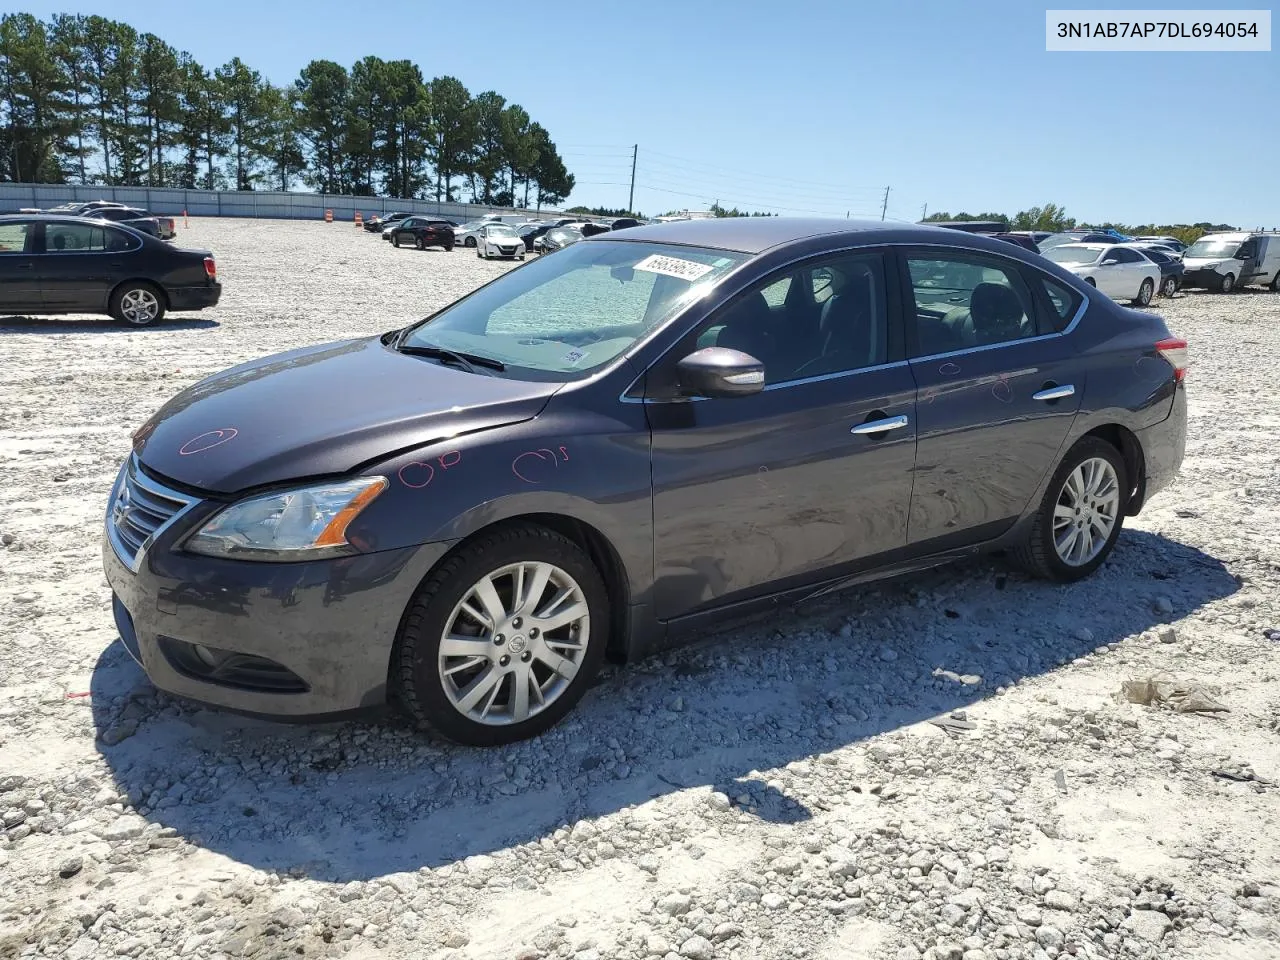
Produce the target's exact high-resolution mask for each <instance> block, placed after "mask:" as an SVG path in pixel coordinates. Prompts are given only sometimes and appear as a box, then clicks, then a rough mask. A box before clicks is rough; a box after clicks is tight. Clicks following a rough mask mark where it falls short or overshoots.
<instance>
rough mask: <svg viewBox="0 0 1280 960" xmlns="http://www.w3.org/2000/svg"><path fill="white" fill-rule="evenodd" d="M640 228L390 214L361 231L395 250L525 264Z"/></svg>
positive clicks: (619, 223) (625, 221)
mask: <svg viewBox="0 0 1280 960" xmlns="http://www.w3.org/2000/svg"><path fill="white" fill-rule="evenodd" d="M642 223H643V221H641V220H637V219H635V218H634V217H620V218H618V219H616V220H610V221H607V222H602V221H594V220H583V219H581V218H580V217H558V218H555V219H551V220H530V219H528V218H527V217H523V216H520V215H518V214H496V213H495V214H488V215H486V216H484V217H481V218H480V219H479V220H470V221H467V222H466V223H458V222H457V221H455V220H450V219H449V218H448V217H443V216H438V215H435V214H424V213H414V214H411V213H389V214H387V215H386V216H385V217H371V218H369V219H368V220H366V221H364V228H365V230H367V231H369V232H370V233H381V234H382V239H383V240H387V241H389V242H390V243H391V244H392V245H393V246H396V247H402V246H410V247H416V248H417V249H419V250H425V249H427V248H428V247H440V248H441V249H443V250H445V251H450V250H452V249H453V248H454V247H457V246H461V247H467V248H470V249H474V250H475V252H476V256H477V257H481V258H483V259H510V260H523V259H524V258H525V256H526V255H528V254H530V253H551V252H552V251H554V250H559V249H561V248H562V247H567V246H568V245H569V244H571V243H576V242H577V241H578V240H581V239H582V238H583V237H590V236H592V235H594V234H597V233H606V232H608V231H610V230H625V229H627V228H628V227H638V226H640V225H641V224H642Z"/></svg>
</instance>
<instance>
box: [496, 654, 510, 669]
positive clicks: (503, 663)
mask: <svg viewBox="0 0 1280 960" xmlns="http://www.w3.org/2000/svg"><path fill="white" fill-rule="evenodd" d="M510 662H511V658H510V657H508V656H507V655H506V654H503V655H502V656H501V657H499V658H498V666H500V667H505V666H506V665H507V664H508V663H510Z"/></svg>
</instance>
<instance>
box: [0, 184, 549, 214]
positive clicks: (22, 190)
mask: <svg viewBox="0 0 1280 960" xmlns="http://www.w3.org/2000/svg"><path fill="white" fill-rule="evenodd" d="M86 200H113V201H115V202H116V203H125V204H128V205H130V206H134V207H144V208H146V209H147V210H150V211H151V212H152V213H156V214H161V215H163V216H171V217H172V216H181V215H182V213H183V211H186V213H187V214H188V215H190V216H193V217H265V218H273V219H278V220H323V219H324V213H325V211H326V210H332V211H333V218H334V219H335V220H353V219H355V215H356V213H357V211H358V212H359V213H360V214H361V215H362V216H363V217H365V218H366V219H367V218H368V217H370V216H372V215H373V214H375V213H377V214H381V213H393V212H396V211H401V212H405V213H430V214H438V215H440V216H443V217H449V218H450V219H452V220H458V221H459V222H462V221H465V220H474V219H476V218H477V217H480V216H483V215H484V214H486V213H522V214H528V215H530V216H536V215H538V213H539V211H533V210H523V209H514V210H513V209H512V208H509V207H489V206H484V205H483V204H474V203H436V202H435V201H434V200H397V199H394V198H390V197H348V196H338V195H335V194H324V193H282V192H278V191H266V190H243V191H240V190H174V189H169V188H167V187H95V186H73V185H65V186H63V185H56V184H47V183H0V213H16V212H17V211H18V210H20V209H22V208H24V207H41V208H44V207H54V206H57V205H58V204H62V203H71V202H74V201H81V202H83V201H86ZM540 212H541V213H542V214H544V215H551V214H554V213H556V211H554V210H542V211H540Z"/></svg>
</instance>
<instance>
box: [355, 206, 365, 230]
mask: <svg viewBox="0 0 1280 960" xmlns="http://www.w3.org/2000/svg"><path fill="white" fill-rule="evenodd" d="M356 226H357V227H362V226H364V218H363V217H361V216H360V211H359V210H357V211H356Z"/></svg>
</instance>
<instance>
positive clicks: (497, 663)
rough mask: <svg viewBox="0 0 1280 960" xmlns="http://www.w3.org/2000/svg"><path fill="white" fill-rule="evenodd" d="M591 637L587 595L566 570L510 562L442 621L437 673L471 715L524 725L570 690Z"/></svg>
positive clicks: (457, 707)
mask: <svg viewBox="0 0 1280 960" xmlns="http://www.w3.org/2000/svg"><path fill="white" fill-rule="evenodd" d="M590 642H591V615H590V612H589V609H588V606H587V599H586V595H585V594H584V593H583V590H582V587H581V586H580V585H579V584H578V582H577V581H576V580H574V578H573V577H572V576H570V575H569V574H568V573H566V572H565V571H564V570H563V569H561V568H560V567H558V566H555V565H554V564H551V563H545V562H542V561H536V562H528V563H512V564H508V565H506V566H503V567H500V568H499V569H497V570H494V571H493V572H492V573H489V574H487V575H485V576H483V577H481V578H480V579H479V580H478V581H477V582H476V583H475V584H473V585H472V586H471V588H470V589H469V590H468V591H467V592H466V593H465V594H464V595H463V597H462V599H461V600H459V601H458V603H457V604H456V605H455V606H454V608H453V611H452V612H451V613H450V614H449V616H448V618H447V619H446V620H445V627H444V632H443V634H442V635H441V638H440V654H439V676H440V682H441V684H442V685H443V687H444V692H445V696H446V697H447V698H448V700H449V703H450V704H452V706H453V708H454V709H455V710H457V711H458V712H459V713H461V714H462V715H463V716H465V717H466V718H467V719H469V720H472V721H474V722H477V723H483V724H488V725H491V726H502V725H508V724H514V723H522V722H524V721H525V720H528V719H529V718H530V717H532V716H535V715H537V714H538V713H540V712H542V711H543V710H545V709H546V708H547V707H549V706H550V705H551V704H552V703H554V702H555V701H556V700H557V699H558V698H559V697H560V696H561V695H563V694H564V692H565V691H566V690H567V689H568V688H569V685H570V683H571V682H572V681H573V678H574V677H575V676H577V673H578V669H579V667H580V666H581V665H582V663H583V659H584V657H585V656H586V652H587V646H588V644H589V643H590Z"/></svg>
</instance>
